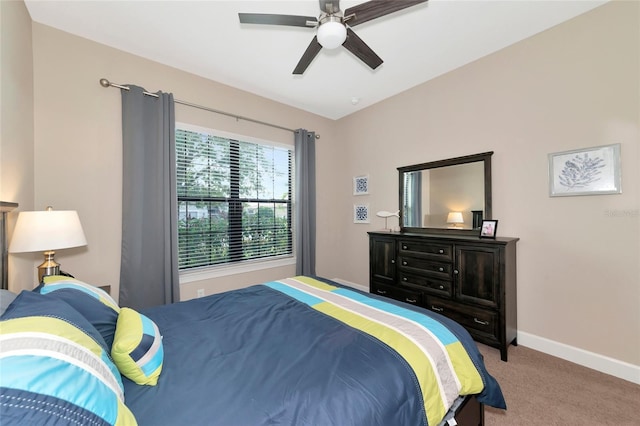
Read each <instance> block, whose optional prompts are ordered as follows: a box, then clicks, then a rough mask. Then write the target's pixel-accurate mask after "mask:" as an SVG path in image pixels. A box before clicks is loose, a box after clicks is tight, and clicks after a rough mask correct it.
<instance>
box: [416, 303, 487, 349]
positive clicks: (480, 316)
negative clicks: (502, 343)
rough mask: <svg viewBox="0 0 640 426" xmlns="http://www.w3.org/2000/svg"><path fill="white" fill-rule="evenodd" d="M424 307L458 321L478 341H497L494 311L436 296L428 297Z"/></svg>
mask: <svg viewBox="0 0 640 426" xmlns="http://www.w3.org/2000/svg"><path fill="white" fill-rule="evenodd" d="M426 307H427V309H430V310H432V311H434V312H438V313H439V314H442V315H444V316H446V317H449V318H451V319H453V320H455V321H457V322H459V323H460V324H461V325H462V326H464V327H465V328H466V329H467V330H468V331H469V333H471V334H472V335H473V336H474V337H478V338H479V339H478V340H479V341H488V342H490V343H494V342H497V341H498V330H499V327H498V314H497V313H496V312H494V311H490V310H486V309H482V308H476V307H473V306H468V305H461V304H459V303H452V302H450V301H448V300H445V299H440V298H438V297H429V298H428V299H427V300H426Z"/></svg>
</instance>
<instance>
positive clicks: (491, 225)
mask: <svg viewBox="0 0 640 426" xmlns="http://www.w3.org/2000/svg"><path fill="white" fill-rule="evenodd" d="M497 231H498V221H497V220H490V219H484V220H483V221H482V226H481V227H480V238H493V239H495V238H496V233H497Z"/></svg>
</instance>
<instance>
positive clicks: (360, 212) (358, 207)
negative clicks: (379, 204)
mask: <svg viewBox="0 0 640 426" xmlns="http://www.w3.org/2000/svg"><path fill="white" fill-rule="evenodd" d="M370 221H371V219H370V215H369V204H354V205H353V223H370Z"/></svg>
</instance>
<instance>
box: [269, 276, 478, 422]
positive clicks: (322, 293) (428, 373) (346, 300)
mask: <svg viewBox="0 0 640 426" xmlns="http://www.w3.org/2000/svg"><path fill="white" fill-rule="evenodd" d="M264 285H266V286H268V287H270V288H272V289H274V290H277V291H279V292H282V293H284V294H286V295H288V296H289V297H292V298H294V299H296V300H298V301H300V302H302V303H305V304H307V305H308V306H310V307H312V308H313V309H316V310H318V311H320V312H322V313H324V314H326V315H329V316H331V317H333V318H335V319H337V320H339V321H341V322H343V323H345V324H347V325H349V326H351V327H353V328H355V329H357V330H360V331H361V332H363V333H366V334H368V335H370V336H373V337H375V338H377V339H379V340H380V341H382V342H384V343H385V344H387V345H388V346H389V347H390V348H392V349H393V350H395V351H396V352H397V353H398V354H399V355H401V356H402V357H403V358H404V359H405V360H406V362H407V363H408V364H409V365H410V366H411V369H412V370H413V372H414V373H415V377H416V381H417V385H418V386H419V388H420V392H421V393H422V397H423V400H424V407H425V412H426V417H427V420H428V424H430V425H436V424H438V423H439V422H440V421H441V420H442V418H443V417H444V415H445V414H446V412H447V411H448V409H449V407H451V405H452V404H453V402H454V400H455V399H456V398H457V397H458V396H459V395H469V394H478V393H480V392H482V391H483V389H484V383H483V379H482V377H481V375H480V373H479V372H478V369H477V368H476V365H475V364H474V362H473V361H472V359H471V358H470V357H469V355H468V354H467V351H466V350H465V348H464V347H463V345H462V343H461V342H460V340H459V339H458V338H457V337H456V335H454V333H453V332H452V331H451V330H450V329H449V328H448V327H447V326H445V325H444V324H443V323H441V322H440V321H438V320H437V319H436V318H433V317H431V316H427V315H425V314H422V313H419V312H416V311H414V310H411V309H408V308H405V307H401V306H398V305H396V304H393V303H390V302H386V301H383V300H379V299H374V298H370V297H368V296H365V295H363V294H362V293H359V292H357V291H353V290H349V289H346V288H343V287H336V286H333V285H330V284H328V283H326V282H323V281H320V280H318V279H314V278H311V277H303V276H300V277H294V278H288V279H284V280H281V281H274V282H269V283H265V284H264Z"/></svg>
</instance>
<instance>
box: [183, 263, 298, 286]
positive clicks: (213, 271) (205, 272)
mask: <svg viewBox="0 0 640 426" xmlns="http://www.w3.org/2000/svg"><path fill="white" fill-rule="evenodd" d="M295 264H296V258H295V257H285V258H282V259H277V260H259V261H253V262H251V261H247V262H244V263H242V264H236V265H229V266H211V267H207V268H199V269H193V270H189V271H184V272H180V284H187V283H191V282H195V281H203V280H207V279H211V278H219V277H225V276H228V275H236V274H243V273H246V272H254V271H260V270H264V269H271V268H280V267H282V266H290V265H295Z"/></svg>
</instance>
